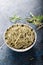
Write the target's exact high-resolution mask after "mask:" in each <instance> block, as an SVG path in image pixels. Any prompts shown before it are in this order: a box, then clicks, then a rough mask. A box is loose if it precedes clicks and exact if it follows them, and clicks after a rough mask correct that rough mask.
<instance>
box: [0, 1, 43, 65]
mask: <svg viewBox="0 0 43 65" xmlns="http://www.w3.org/2000/svg"><path fill="white" fill-rule="evenodd" d="M30 12H32V13H33V14H34V15H42V14H43V1H42V0H5V1H4V0H0V47H1V45H2V44H4V40H3V34H4V31H5V30H6V28H7V27H9V26H10V25H12V24H13V23H11V22H10V21H9V17H10V16H13V15H14V14H16V15H19V16H21V17H24V18H25V17H28V16H30V15H29V13H30ZM17 23H19V22H17ZM20 23H26V22H25V21H20ZM26 24H28V23H26ZM29 25H31V26H32V27H33V28H34V29H35V30H36V27H35V26H34V25H32V24H29ZM36 32H37V42H36V44H35V46H34V47H33V48H32V49H30V50H29V51H27V52H24V53H17V52H14V51H12V50H10V49H9V48H8V47H7V46H6V45H4V46H3V47H2V48H0V65H43V28H42V29H41V30H39V31H36Z"/></svg>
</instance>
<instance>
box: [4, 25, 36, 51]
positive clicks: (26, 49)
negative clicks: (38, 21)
mask: <svg viewBox="0 0 43 65" xmlns="http://www.w3.org/2000/svg"><path fill="white" fill-rule="evenodd" d="M14 25H16V24H14ZM20 25H22V24H20ZM23 25H28V24H23ZM28 26H29V25H28ZM10 27H11V26H10ZM29 27H30V28H31V29H33V28H32V27H31V26H29ZM8 29H9V28H8ZM33 31H34V33H35V40H34V43H33V44H32V45H31V46H29V47H28V48H25V49H15V48H13V47H10V46H9V45H8V44H7V43H6V41H5V33H4V42H5V44H6V45H7V47H9V48H10V49H11V50H13V51H16V52H25V51H28V50H30V49H31V48H32V47H33V46H34V45H35V43H36V40H37V34H36V32H35V30H34V29H33ZM5 32H6V31H5Z"/></svg>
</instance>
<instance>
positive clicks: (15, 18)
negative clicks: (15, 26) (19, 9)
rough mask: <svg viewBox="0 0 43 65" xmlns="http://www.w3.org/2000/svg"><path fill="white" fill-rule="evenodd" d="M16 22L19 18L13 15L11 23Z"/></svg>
mask: <svg viewBox="0 0 43 65" xmlns="http://www.w3.org/2000/svg"><path fill="white" fill-rule="evenodd" d="M18 20H21V17H19V16H16V15H14V16H13V17H10V21H11V22H16V21H18Z"/></svg>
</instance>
